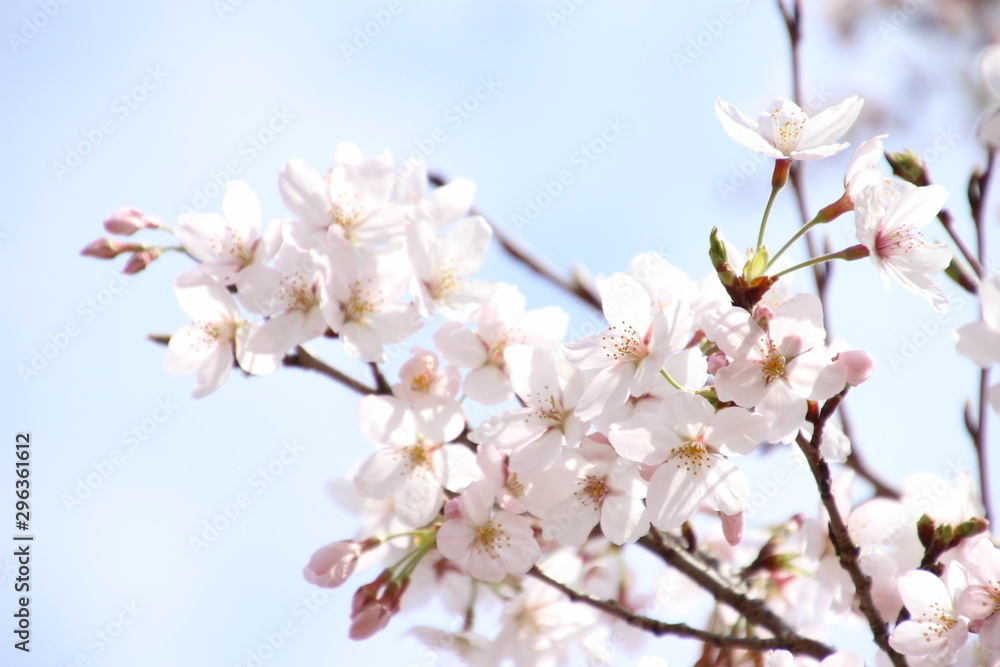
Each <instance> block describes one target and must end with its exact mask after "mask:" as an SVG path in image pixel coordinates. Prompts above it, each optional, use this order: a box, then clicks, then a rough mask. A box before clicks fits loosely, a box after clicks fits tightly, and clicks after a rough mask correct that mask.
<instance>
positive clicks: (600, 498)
mask: <svg viewBox="0 0 1000 667" xmlns="http://www.w3.org/2000/svg"><path fill="white" fill-rule="evenodd" d="M605 479H606V478H603V477H594V476H593V475H591V476H590V477H588V478H587V479H586V483H585V484H584V487H583V488H582V489H580V490H579V491H577V492H576V495H578V496H580V501H581V502H583V503H584V504H588V503H589V504H591V505H600V504H601V503H603V502H604V499H605V498H606V497H607V496H608V493H610V491H611V489H609V488H608V485H607V484H606V483H605Z"/></svg>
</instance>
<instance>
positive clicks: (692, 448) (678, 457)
mask: <svg viewBox="0 0 1000 667" xmlns="http://www.w3.org/2000/svg"><path fill="white" fill-rule="evenodd" d="M667 460H668V461H670V460H672V461H673V462H674V464H675V465H676V466H677V469H678V470H680V469H681V468H684V472H688V473H691V474H692V475H697V474H698V472H699V470H701V468H703V467H706V466H708V464H709V462H710V461H711V457H710V456H709V454H708V448H707V447H706V446H705V441H704V440H702V438H701V436H698V437H697V438H692V439H690V440H686V441H684V442H682V443H681V444H680V445H679V446H677V447H671V448H670V457H669V458H668V459H667Z"/></svg>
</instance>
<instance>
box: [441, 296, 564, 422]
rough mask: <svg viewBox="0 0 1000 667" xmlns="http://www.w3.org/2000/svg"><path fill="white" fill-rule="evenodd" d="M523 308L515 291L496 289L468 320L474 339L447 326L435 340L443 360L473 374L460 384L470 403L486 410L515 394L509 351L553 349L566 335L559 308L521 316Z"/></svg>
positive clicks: (466, 331) (460, 328) (460, 329)
mask: <svg viewBox="0 0 1000 667" xmlns="http://www.w3.org/2000/svg"><path fill="white" fill-rule="evenodd" d="M524 306H525V299H524V296H523V295H522V294H521V292H520V291H518V289H517V288H516V287H514V286H512V285H502V284H501V285H496V287H495V289H494V290H493V292H492V294H490V295H489V297H488V298H487V299H486V301H485V302H484V303H483V305H482V308H480V309H479V311H478V312H476V314H475V315H474V316H473V318H472V321H473V323H474V324H475V325H476V329H477V330H476V332H475V333H473V332H472V331H471V330H470V329H468V328H466V327H464V326H462V325H461V324H458V323H457V322H446V323H445V324H444V325H442V327H441V328H440V329H439V330H438V331H437V333H435V334H434V343H435V344H436V345H437V348H438V350H439V351H440V352H441V356H443V357H444V358H445V359H447V360H448V362H449V363H451V364H454V365H455V366H459V367H462V368H471V369H472V370H470V371H469V373H468V374H467V375H466V376H465V382H464V383H463V384H462V389H463V390H464V391H465V393H466V395H467V396H468V397H469V398H471V399H473V400H476V401H479V402H480V403H484V404H486V405H495V404H497V403H502V402H503V401H505V400H507V399H508V398H510V397H511V396H513V394H514V390H513V387H512V386H511V383H510V379H509V378H508V377H507V368H506V362H505V361H504V359H505V357H504V351H505V350H506V349H507V347H508V346H513V345H533V346H537V347H541V348H552V347H554V346H555V345H557V344H558V343H559V342H560V341H561V340H562V338H563V336H564V335H565V333H566V325H567V324H568V322H569V315H567V314H566V313H565V312H564V311H563V310H562V309H561V308H558V307H550V308H540V309H538V310H532V311H530V312H525V310H524Z"/></svg>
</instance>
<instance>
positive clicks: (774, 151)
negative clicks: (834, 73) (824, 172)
mask: <svg viewBox="0 0 1000 667" xmlns="http://www.w3.org/2000/svg"><path fill="white" fill-rule="evenodd" d="M863 104H864V100H860V99H858V96H857V95H855V96H853V97H849V98H847V99H846V100H844V101H843V102H841V103H840V104H838V105H836V106H832V107H830V108H829V109H826V110H824V111H821V112H820V113H818V114H816V115H815V116H812V117H810V116H809V114H807V113H806V112H805V111H803V110H802V109H800V108H799V106H798V105H797V104H795V102H793V101H791V100H790V99H788V98H787V97H777V98H775V99H774V101H773V102H771V105H770V107H768V109H767V110H766V111H763V112H762V113H761V114H760V116H759V118H758V119H757V120H756V121H754V120H752V119H750V118H748V117H747V116H745V115H744V114H743V112H742V111H740V110H739V109H737V108H736V107H734V106H733V105H732V104H729V103H728V102H724V101H723V100H721V99H720V100H717V101H716V103H715V115H716V116H718V118H719V121H720V122H721V123H722V127H723V129H724V130H725V131H726V134H728V135H729V136H730V137H732V138H733V139H734V140H736V141H738V142H739V143H741V144H743V145H744V146H746V147H747V148H749V149H750V150H753V151H757V152H758V153H763V154H764V155H767V156H768V157H773V158H775V159H776V160H788V159H791V160H815V159H817V158H824V157H829V156H831V155H833V154H835V153H839V152H840V151H842V150H844V149H845V148H847V147H848V146H849V144H847V143H834V142H836V141H837V140H838V139H840V137H842V136H843V135H844V133H845V132H847V130H849V129H850V128H851V125H853V124H854V121H855V120H857V118H858V114H859V113H861V107H862V105H863Z"/></svg>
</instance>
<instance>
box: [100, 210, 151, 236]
mask: <svg viewBox="0 0 1000 667" xmlns="http://www.w3.org/2000/svg"><path fill="white" fill-rule="evenodd" d="M162 225H163V221H162V220H160V219H159V218H157V217H155V216H152V215H146V214H145V213H143V212H142V211H140V210H139V209H137V208H132V207H131V206H122V207H121V208H119V209H118V210H116V211H115V212H114V213H112V214H111V215H109V216H108V217H106V218H105V219H104V229H106V230H107V231H109V232H111V233H112V234H120V235H122V236H131V235H132V234H135V233H136V232H137V231H139V230H140V229H157V228H159V227H161V226H162Z"/></svg>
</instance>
